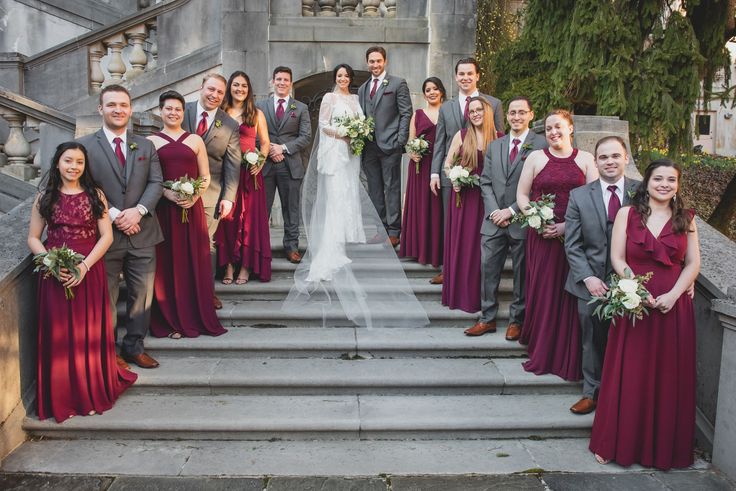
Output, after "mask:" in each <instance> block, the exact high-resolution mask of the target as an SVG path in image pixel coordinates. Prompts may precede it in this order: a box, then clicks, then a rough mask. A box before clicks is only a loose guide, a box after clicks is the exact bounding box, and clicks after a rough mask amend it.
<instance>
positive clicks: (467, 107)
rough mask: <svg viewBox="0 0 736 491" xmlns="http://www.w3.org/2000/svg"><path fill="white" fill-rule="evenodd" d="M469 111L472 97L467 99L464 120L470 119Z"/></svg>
mask: <svg viewBox="0 0 736 491" xmlns="http://www.w3.org/2000/svg"><path fill="white" fill-rule="evenodd" d="M469 109H470V97H466V98H465V111H463V118H464V119H465V121H467V120H468V117H469V114H468V110H469Z"/></svg>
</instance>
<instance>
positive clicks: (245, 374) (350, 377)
mask: <svg viewBox="0 0 736 491" xmlns="http://www.w3.org/2000/svg"><path fill="white" fill-rule="evenodd" d="M158 361H159V362H160V363H161V366H160V367H159V368H158V369H156V370H145V369H139V368H137V367H134V369H135V371H136V372H138V375H139V378H138V381H137V382H136V383H135V385H134V386H133V387H132V388H131V389H130V391H131V392H130V393H135V394H152V395H153V394H155V395H160V394H177V395H207V394H209V395H213V396H220V395H223V394H237V395H248V394H258V395H299V394H315V395H316V394H319V395H342V394H361V395H364V394H365V395H367V394H372V395H388V394H414V395H429V394H436V395H445V394H463V395H468V394H485V395H492V394H498V395H508V394H578V393H580V384H577V383H570V382H566V381H564V380H562V379H560V378H559V377H556V376H554V375H544V376H536V375H534V374H529V373H527V372H525V371H524V370H523V368H522V366H521V364H522V362H523V361H524V360H521V359H497V360H494V359H490V360H489V359H482V358H481V359H437V358H430V359H416V358H413V359H366V360H361V359H352V360H340V359H319V358H309V359H292V360H289V359H259V358H251V359H238V358H203V357H196V358H195V357H191V358H187V357H160V358H158Z"/></svg>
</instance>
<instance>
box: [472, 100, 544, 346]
mask: <svg viewBox="0 0 736 491" xmlns="http://www.w3.org/2000/svg"><path fill="white" fill-rule="evenodd" d="M506 119H507V120H508V122H509V126H510V127H511V132H510V133H509V134H508V135H505V136H503V137H501V138H498V139H497V140H494V141H492V142H491V144H490V145H488V150H486V157H485V160H484V162H483V173H482V174H481V177H480V191H481V195H482V196H483V205H484V209H485V219H484V220H483V225H482V226H481V229H480V234H481V235H480V261H481V266H480V267H481V269H480V273H481V302H480V304H481V316H480V319H479V320H478V322H477V323H476V324H475V325H474V326H472V327H470V328H469V329H467V330H466V331H465V334H467V335H468V336H480V335H482V334H485V333H487V332H496V315H497V314H498V285H499V283H500V281H501V273H502V272H503V265H504V262H505V261H506V257H507V256H508V253H509V250H511V260H512V264H513V271H514V294H513V295H514V296H513V300H512V302H511V311H510V317H509V326H508V328H507V329H506V339H507V340H509V341H515V340H517V339H519V335H520V334H521V326H522V324H523V322H524V274H525V270H526V261H525V247H526V234H527V231H526V230H525V229H522V228H521V227H520V226H519V224H517V223H511V218H512V217H513V216H514V215H515V214H516V213H519V212H520V210H519V206H518V205H517V204H516V188H517V186H518V185H519V176H520V175H521V169H522V167H524V162H525V161H526V158H527V156H528V155H529V153H531V152H533V151H534V150H539V149H542V148H546V147H547V140H546V139H545V137H544V136H543V135H538V134H536V133H535V132H534V131H531V130H530V129H529V123H531V121H532V120H533V119H534V111H532V104H531V102H530V101H529V99H527V98H526V97H515V98H513V99H511V101H510V102H509V109H508V111H507V112H506Z"/></svg>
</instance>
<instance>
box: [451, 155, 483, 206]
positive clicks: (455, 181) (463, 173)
mask: <svg viewBox="0 0 736 491" xmlns="http://www.w3.org/2000/svg"><path fill="white" fill-rule="evenodd" d="M447 177H448V179H450V182H451V183H452V187H453V188H455V206H456V207H457V208H460V204H461V198H460V189H462V188H472V187H473V186H480V178H479V177H478V176H477V175H475V174H471V173H470V171H469V170H468V169H466V168H465V167H463V166H462V165H460V164H457V165H454V166H452V167H451V168H450V170H449V171H448V172H447Z"/></svg>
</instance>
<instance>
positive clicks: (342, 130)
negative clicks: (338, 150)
mask: <svg viewBox="0 0 736 491" xmlns="http://www.w3.org/2000/svg"><path fill="white" fill-rule="evenodd" d="M347 134H348V130H346V129H345V127H344V126H338V127H337V136H340V137H343V136H345V135H347Z"/></svg>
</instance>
